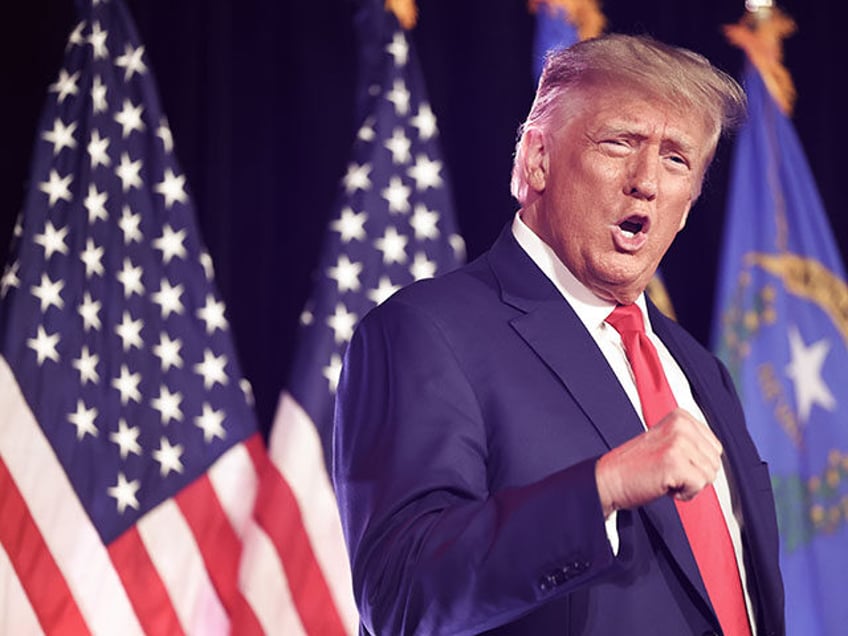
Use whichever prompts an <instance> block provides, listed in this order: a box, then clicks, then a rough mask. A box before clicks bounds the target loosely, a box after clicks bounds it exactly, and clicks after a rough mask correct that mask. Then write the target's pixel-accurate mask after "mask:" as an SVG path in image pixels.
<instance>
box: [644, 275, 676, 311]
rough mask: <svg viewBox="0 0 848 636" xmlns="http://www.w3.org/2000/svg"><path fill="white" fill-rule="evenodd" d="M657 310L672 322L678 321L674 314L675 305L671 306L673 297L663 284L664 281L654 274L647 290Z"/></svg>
mask: <svg viewBox="0 0 848 636" xmlns="http://www.w3.org/2000/svg"><path fill="white" fill-rule="evenodd" d="M645 291H646V292H647V293H648V296H649V297H650V298H651V302H653V303H654V304H655V305H656V306H657V308H658V309H659V310H660V311H661V312H663V313H664V314H665V315H666V316H668V317H669V318H671V319H672V320H677V316H676V315H675V313H674V305H672V304H671V296H669V295H668V290H667V289H666V287H665V285H664V284H663V282H662V279H661V278H660V277H659V276H658V275H657V274H654V277H653V278H652V279H651V280H650V282H649V283H648V289H647V290H645Z"/></svg>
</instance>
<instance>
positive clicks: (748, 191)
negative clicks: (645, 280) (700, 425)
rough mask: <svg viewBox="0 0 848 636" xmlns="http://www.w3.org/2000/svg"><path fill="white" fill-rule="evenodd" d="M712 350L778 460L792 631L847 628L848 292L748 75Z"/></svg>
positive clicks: (815, 198)
mask: <svg viewBox="0 0 848 636" xmlns="http://www.w3.org/2000/svg"><path fill="white" fill-rule="evenodd" d="M744 84H745V88H746V92H747V95H748V100H749V111H750V112H749V120H748V122H747V123H746V124H745V126H744V127H743V128H742V130H741V131H740V134H739V136H738V139H737V141H736V147H735V151H734V157H733V167H732V175H731V182H730V194H729V199H728V208H727V221H726V227H725V238H724V254H723V258H722V261H721V270H720V278H719V285H718V288H717V289H718V296H717V299H716V317H715V320H714V334H713V343H714V348H715V350H716V351H717V353H718V355H719V356H720V357H721V358H722V359H723V360H724V362H725V363H726V364H727V365H728V367H729V368H730V370H731V373H732V375H733V377H734V380H735V382H736V386H737V388H738V390H739V393H740V396H741V399H742V402H743V405H744V408H745V412H746V415H747V418H748V426H749V429H750V431H751V434H752V436H753V437H754V441H755V442H756V444H757V447H758V449H759V451H760V453H761V455H762V456H763V458H764V459H765V460H766V461H767V462H768V463H769V467H770V470H771V475H772V486H773V488H774V493H775V500H776V504H777V515H778V524H779V527H780V535H781V539H780V541H781V545H780V550H781V554H780V557H781V568H782V573H783V580H784V585H785V588H786V619H787V633H788V634H803V635H804V636H815V635H816V634H844V633H845V629H846V625H848V603H846V602H845V592H846V589H848V524H846V517H848V285H846V277H845V270H844V267H843V265H842V263H841V261H840V258H839V253H838V251H837V246H836V244H835V241H834V239H833V236H832V234H831V231H830V228H829V225H828V222H827V217H826V215H825V211H824V208H823V206H822V203H821V200H820V198H819V195H818V192H817V190H816V186H815V184H814V181H813V177H812V174H811V173H810V169H809V166H808V165H807V161H806V159H805V157H804V153H803V150H802V148H801V145H800V143H799V141H798V138H797V136H796V134H795V131H794V129H793V126H792V123H791V122H790V120H789V119H788V117H787V116H786V115H784V113H783V112H782V111H781V110H780V109H779V108H778V106H777V104H776V102H775V101H774V100H773V99H772V97H771V96H770V94H769V93H768V91H767V89H766V87H765V84H764V82H763V79H762V77H761V76H760V74H759V73H758V72H757V71H756V70H755V69H754V67H753V66H750V65H749V67H748V68H747V69H746V72H745V77H744Z"/></svg>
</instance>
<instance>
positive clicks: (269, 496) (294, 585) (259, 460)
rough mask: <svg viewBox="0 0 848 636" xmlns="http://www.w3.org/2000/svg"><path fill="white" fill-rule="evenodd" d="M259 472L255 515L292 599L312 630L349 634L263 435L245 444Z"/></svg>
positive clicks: (341, 634)
mask: <svg viewBox="0 0 848 636" xmlns="http://www.w3.org/2000/svg"><path fill="white" fill-rule="evenodd" d="M245 446H246V447H247V450H248V452H250V456H251V458H252V459H253V463H254V465H255V466H256V472H257V474H258V475H259V492H258V494H257V497H256V509H255V512H254V516H255V517H256V521H257V523H258V524H259V525H260V526H261V527H262V529H263V530H264V531H265V533H266V534H267V535H268V537H269V538H270V539H271V542H272V543H273V544H274V547H275V548H276V550H277V553H278V554H279V555H280V560H281V561H282V563H283V568H284V569H285V571H286V578H287V579H288V582H289V588H290V589H291V595H292V599H293V600H294V604H295V606H296V607H297V612H298V614H299V615H300V620H301V622H302V623H303V626H304V628H305V629H306V632H307V633H308V634H321V635H322V636H323V635H325V634H326V635H335V634H339V635H340V636H343V635H345V634H347V630H345V628H344V625H343V624H342V621H341V619H340V618H339V614H338V610H337V609H336V605H335V602H334V600H333V596H332V594H331V593H330V589H329V587H328V586H327V582H326V581H325V580H324V574H323V572H322V571H321V567H320V566H319V565H318V561H317V560H316V559H315V553H314V552H313V551H312V544H311V543H310V541H309V535H308V533H307V532H306V528H305V527H304V525H303V519H302V517H301V514H300V507H299V506H298V503H297V499H296V498H295V496H294V493H292V490H291V488H290V487H289V485H288V483H287V482H286V480H285V479H284V478H283V476H282V475H281V474H280V471H278V470H277V468H276V466H274V465H273V464H272V463H271V461H270V459H269V458H268V455H267V452H266V450H265V447H264V445H263V444H262V442H261V440H260V439H259V438H254V439H251V440H248V441H247V443H246V444H245Z"/></svg>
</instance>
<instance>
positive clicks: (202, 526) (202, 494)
mask: <svg viewBox="0 0 848 636" xmlns="http://www.w3.org/2000/svg"><path fill="white" fill-rule="evenodd" d="M175 499H176V502H177V504H178V505H179V507H180V510H181V511H182V513H183V516H184V517H185V519H186V522H187V523H188V525H189V527H190V528H191V531H192V533H193V534H194V537H195V540H196V541H197V545H198V547H199V548H200V554H201V555H202V556H203V562H204V563H205V564H206V569H207V571H208V572H209V578H210V579H211V580H212V584H213V585H214V586H215V589H216V590H217V592H218V596H219V597H220V599H221V603H222V604H223V606H224V608H225V609H226V610H227V614H229V615H230V616H231V617H232V616H234V615H235V616H238V619H239V634H240V635H241V634H246V635H249V634H262V627H261V625H260V624H259V620H258V619H257V618H256V614H255V613H254V612H253V609H252V608H251V607H250V605H248V603H247V600H246V599H245V598H244V595H242V593H241V590H239V587H238V570H239V562H240V560H241V540H240V539H239V537H238V535H236V532H235V530H234V529H233V526H232V524H230V520H229V517H227V513H226V512H225V511H224V508H223V507H222V506H221V502H220V501H219V500H218V496H217V495H216V494H215V489H214V488H213V487H212V482H211V481H210V480H209V476H208V475H203V476H201V477H199V478H198V479H196V480H195V481H194V483H192V484H191V485H190V486H188V487H187V488H184V489H183V490H182V491H181V492H179V493H177V495H176V497H175Z"/></svg>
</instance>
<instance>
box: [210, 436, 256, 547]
mask: <svg viewBox="0 0 848 636" xmlns="http://www.w3.org/2000/svg"><path fill="white" fill-rule="evenodd" d="M207 475H208V476H209V481H210V483H211V484H212V488H213V489H214V490H215V494H216V495H217V497H218V501H220V502H221V506H222V507H223V508H224V512H225V513H226V514H227V518H228V519H229V520H230V525H232V526H233V528H234V529H235V532H236V534H237V535H238V536H239V538H241V537H242V535H243V534H244V530H245V527H246V526H247V522H248V521H249V520H250V519H251V518H252V516H253V504H254V502H255V501H256V491H257V489H258V478H257V475H256V467H255V466H254V465H253V460H252V459H251V458H250V453H248V452H247V449H246V448H245V447H244V444H236V445H235V446H233V447H232V448H231V449H230V450H228V451H227V452H226V453H224V454H223V455H222V456H221V457H219V458H218V460H217V461H216V462H215V463H214V464H213V465H212V467H211V468H210V469H209V471H208V472H207Z"/></svg>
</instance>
